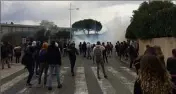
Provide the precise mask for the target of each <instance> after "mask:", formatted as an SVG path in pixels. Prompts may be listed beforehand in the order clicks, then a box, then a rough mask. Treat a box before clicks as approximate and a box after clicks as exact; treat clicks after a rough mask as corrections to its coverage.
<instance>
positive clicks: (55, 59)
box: [47, 41, 62, 90]
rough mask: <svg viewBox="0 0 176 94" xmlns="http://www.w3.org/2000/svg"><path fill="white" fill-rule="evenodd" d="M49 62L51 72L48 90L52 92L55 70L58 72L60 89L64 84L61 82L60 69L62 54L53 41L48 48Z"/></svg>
mask: <svg viewBox="0 0 176 94" xmlns="http://www.w3.org/2000/svg"><path fill="white" fill-rule="evenodd" d="M47 62H48V65H49V71H50V73H49V79H48V90H52V78H53V72H54V70H55V72H56V77H57V83H58V88H61V87H62V84H61V82H60V71H59V68H60V66H61V54H60V51H59V48H58V47H56V45H55V41H52V42H51V45H50V46H49V47H48V52H47Z"/></svg>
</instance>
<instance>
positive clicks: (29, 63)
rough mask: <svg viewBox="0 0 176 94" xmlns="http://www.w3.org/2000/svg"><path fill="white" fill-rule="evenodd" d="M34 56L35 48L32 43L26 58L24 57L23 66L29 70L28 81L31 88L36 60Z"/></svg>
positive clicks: (27, 50)
mask: <svg viewBox="0 0 176 94" xmlns="http://www.w3.org/2000/svg"><path fill="white" fill-rule="evenodd" d="M34 54H35V48H34V47H33V46H32V43H31V42H30V43H29V45H28V46H27V49H26V51H25V53H24V56H23V57H22V64H23V65H25V68H27V70H28V72H29V76H28V79H27V86H29V87H31V86H32V84H31V79H32V77H33V74H34V67H35V62H34V61H35V60H34Z"/></svg>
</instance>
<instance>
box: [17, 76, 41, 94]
mask: <svg viewBox="0 0 176 94" xmlns="http://www.w3.org/2000/svg"><path fill="white" fill-rule="evenodd" d="M37 81H38V78H36V79H35V80H33V81H32V82H33V83H35V84H34V85H32V87H35V86H37ZM30 89H31V88H28V87H24V88H23V89H22V90H20V91H19V92H17V94H28V93H29V91H30Z"/></svg>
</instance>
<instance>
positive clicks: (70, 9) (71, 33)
mask: <svg viewBox="0 0 176 94" xmlns="http://www.w3.org/2000/svg"><path fill="white" fill-rule="evenodd" d="M72 10H79V8H72V4H71V3H70V8H69V12H70V40H72V35H73V32H72V22H71V20H72V18H71V17H72V15H71V13H72V12H71V11H72Z"/></svg>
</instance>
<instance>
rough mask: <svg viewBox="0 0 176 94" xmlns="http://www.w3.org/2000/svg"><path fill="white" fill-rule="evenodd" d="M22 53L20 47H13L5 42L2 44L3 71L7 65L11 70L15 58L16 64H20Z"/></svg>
mask: <svg viewBox="0 0 176 94" xmlns="http://www.w3.org/2000/svg"><path fill="white" fill-rule="evenodd" d="M21 54H22V51H21V47H20V46H15V47H14V46H13V45H12V44H10V43H8V42H4V43H2V44H1V62H2V69H4V67H5V64H7V66H8V68H11V63H13V57H14V56H15V58H16V63H20V57H21Z"/></svg>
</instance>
